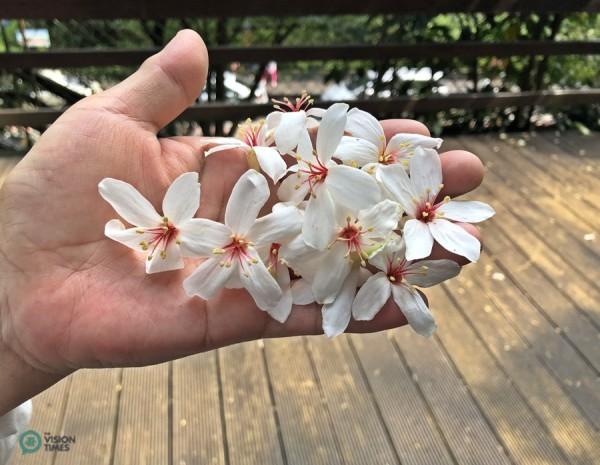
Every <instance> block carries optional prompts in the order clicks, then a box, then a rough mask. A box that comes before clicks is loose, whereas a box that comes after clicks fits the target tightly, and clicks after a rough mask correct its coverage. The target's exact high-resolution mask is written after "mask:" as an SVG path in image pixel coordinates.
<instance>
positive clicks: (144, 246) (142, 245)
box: [140, 241, 148, 250]
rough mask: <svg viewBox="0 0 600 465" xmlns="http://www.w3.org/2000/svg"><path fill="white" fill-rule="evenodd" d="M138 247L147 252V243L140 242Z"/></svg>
mask: <svg viewBox="0 0 600 465" xmlns="http://www.w3.org/2000/svg"><path fill="white" fill-rule="evenodd" d="M140 247H141V248H142V250H148V243H147V242H146V241H142V242H140Z"/></svg>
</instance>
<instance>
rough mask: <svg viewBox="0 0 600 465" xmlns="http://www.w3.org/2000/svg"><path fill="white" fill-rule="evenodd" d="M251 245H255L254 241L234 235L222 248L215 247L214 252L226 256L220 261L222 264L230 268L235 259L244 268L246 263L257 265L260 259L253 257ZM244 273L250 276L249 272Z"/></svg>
mask: <svg viewBox="0 0 600 465" xmlns="http://www.w3.org/2000/svg"><path fill="white" fill-rule="evenodd" d="M251 245H253V244H252V242H250V241H248V240H247V239H246V238H244V237H241V236H237V235H233V236H231V242H230V243H229V244H227V245H226V246H225V247H223V248H222V249H219V248H217V249H214V250H213V254H215V255H223V256H224V257H223V260H221V262H220V263H219V265H220V266H224V267H226V268H229V267H230V266H231V265H232V263H233V262H234V261H237V262H238V264H239V265H240V267H241V269H242V270H244V268H245V265H255V264H256V263H258V260H257V259H256V258H253V257H252V256H251V255H250V253H249V251H248V247H250V246H251ZM244 274H245V275H246V276H248V273H244Z"/></svg>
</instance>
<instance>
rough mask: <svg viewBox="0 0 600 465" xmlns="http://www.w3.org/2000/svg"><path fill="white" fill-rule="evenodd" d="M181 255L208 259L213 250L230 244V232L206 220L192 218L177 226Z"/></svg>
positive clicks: (225, 227)
mask: <svg viewBox="0 0 600 465" xmlns="http://www.w3.org/2000/svg"><path fill="white" fill-rule="evenodd" d="M177 239H178V240H179V241H180V243H181V244H180V246H181V253H182V254H183V256H184V257H210V256H212V254H213V250H214V249H220V248H223V247H225V246H226V245H227V244H229V243H230V242H231V230H230V229H229V228H228V227H227V226H225V225H224V224H221V223H217V222H216V221H212V220H209V219H206V218H192V219H191V220H188V221H185V222H183V223H182V224H181V225H179V235H178V236H177Z"/></svg>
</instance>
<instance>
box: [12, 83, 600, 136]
mask: <svg viewBox="0 0 600 465" xmlns="http://www.w3.org/2000/svg"><path fill="white" fill-rule="evenodd" d="M348 103H349V104H350V105H351V106H355V107H358V108H361V109H363V110H365V111H368V112H370V113H372V114H374V115H377V116H385V117H394V116H401V115H403V114H406V113H409V114H415V113H432V112H436V111H442V110H449V109H452V108H464V109H469V110H481V109H489V108H507V107H522V106H529V105H538V106H571V105H587V104H592V103H600V89H588V90H560V91H558V90H557V91H539V92H533V91H532V92H501V93H472V94H451V95H447V96H441V95H434V96H426V97H397V98H391V99H371V100H354V101H348ZM330 104H331V102H316V105H317V106H323V107H327V106H329V105H330ZM272 108H273V107H272V106H271V105H270V104H255V103H239V104H231V103H207V104H202V105H195V106H192V107H190V108H188V109H187V110H186V111H184V112H183V113H182V114H181V115H180V116H179V117H178V118H177V119H179V120H187V121H222V120H231V121H239V120H242V119H245V118H247V117H250V118H255V117H257V116H264V115H266V114H267V113H269V112H270V111H271V110H272ZM61 114H62V111H61V110H52V109H45V108H40V109H36V110H21V109H8V110H7V109H0V127H3V126H10V125H16V126H32V127H43V126H45V125H48V124H51V123H53V122H54V121H55V120H56V119H57V118H58V117H59V116H60V115H61Z"/></svg>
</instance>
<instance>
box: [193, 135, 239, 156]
mask: <svg viewBox="0 0 600 465" xmlns="http://www.w3.org/2000/svg"><path fill="white" fill-rule="evenodd" d="M242 147H243V148H246V149H247V148H248V146H247V145H246V144H244V143H243V142H242V141H241V140H238V139H234V138H233V137H232V138H231V139H230V140H229V141H228V143H226V144H220V145H216V146H215V147H212V148H210V149H208V150H207V151H206V152H204V156H205V157H208V156H209V155H213V154H215V153H218V152H226V151H227V150H234V149H239V148H242Z"/></svg>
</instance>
